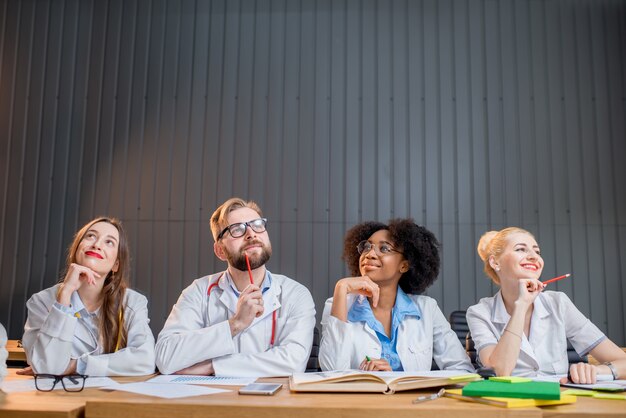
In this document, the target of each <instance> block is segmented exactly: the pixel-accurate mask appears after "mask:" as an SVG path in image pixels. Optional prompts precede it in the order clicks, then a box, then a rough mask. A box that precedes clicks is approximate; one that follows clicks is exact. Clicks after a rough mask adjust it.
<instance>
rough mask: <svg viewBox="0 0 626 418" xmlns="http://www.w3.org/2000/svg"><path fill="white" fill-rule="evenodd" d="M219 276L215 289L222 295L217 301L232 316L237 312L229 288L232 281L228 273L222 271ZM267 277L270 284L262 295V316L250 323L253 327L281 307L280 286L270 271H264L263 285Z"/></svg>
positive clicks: (233, 297)
mask: <svg viewBox="0 0 626 418" xmlns="http://www.w3.org/2000/svg"><path fill="white" fill-rule="evenodd" d="M220 275H221V277H220V278H219V282H218V284H217V287H219V288H220V290H221V291H222V294H221V295H220V299H219V300H220V302H221V303H223V304H224V306H226V308H227V309H228V310H229V311H230V313H231V314H232V315H234V314H235V312H237V300H238V298H237V296H236V295H235V292H233V291H232V289H231V288H230V286H231V281H232V279H231V278H230V275H229V274H228V271H224V272H223V273H220ZM218 277H219V276H218ZM268 277H269V280H268V281H269V282H270V287H269V289H267V291H266V292H265V293H263V307H264V308H265V310H264V312H263V315H261V316H260V317H258V318H255V319H254V321H252V324H251V325H254V324H255V323H257V322H259V321H260V320H262V319H263V318H265V317H266V316H269V315H272V312H274V311H275V310H277V309H278V308H280V307H281V303H280V294H281V292H282V288H281V286H280V285H278V284H277V283H276V280H275V279H274V278H272V277H271V273H270V271H269V270H267V269H266V270H265V278H264V279H263V283H265V280H266V279H268ZM209 286H210V284H209Z"/></svg>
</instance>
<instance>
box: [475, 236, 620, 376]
mask: <svg viewBox="0 0 626 418" xmlns="http://www.w3.org/2000/svg"><path fill="white" fill-rule="evenodd" d="M478 254H479V255H480V258H481V259H482V260H483V262H484V264H485V267H484V268H485V273H486V274H487V276H489V278H491V280H493V282H494V283H496V284H497V285H498V286H500V291H499V292H498V293H496V295H495V296H492V297H488V298H483V299H481V300H480V302H479V303H478V304H476V305H474V306H471V307H470V308H469V309H468V311H467V322H468V324H469V327H470V331H471V333H472V338H473V340H474V344H475V346H476V351H477V353H478V356H479V359H480V362H481V363H482V364H483V365H484V366H486V367H491V368H493V369H494V370H495V372H496V374H497V375H499V376H507V375H521V376H536V375H558V374H566V373H568V371H569V374H570V377H571V379H572V381H573V382H575V383H595V382H596V378H597V376H598V375H613V377H614V378H615V379H618V378H620V377H621V378H624V377H625V376H626V353H624V352H623V351H622V350H621V349H620V348H619V347H618V346H616V345H615V344H614V343H613V342H612V341H611V340H609V339H608V338H607V337H606V336H605V335H604V334H603V333H602V331H600V330H599V329H598V327H596V326H595V325H594V324H593V323H592V322H591V321H590V320H589V319H587V318H586V317H585V316H584V315H583V314H582V313H581V312H580V311H579V310H578V309H576V307H575V306H574V304H573V303H572V301H571V300H570V299H569V298H568V297H567V295H566V294H565V293H562V292H555V291H546V290H544V289H545V287H546V286H545V285H544V284H543V283H542V282H541V281H539V278H540V277H541V272H542V270H543V266H544V264H543V258H542V257H541V252H540V250H539V245H538V244H537V241H536V240H535V238H534V237H533V235H532V234H531V233H529V232H528V231H526V230H524V229H521V228H505V229H503V230H501V231H491V232H487V233H486V234H484V235H483V236H482V238H481V239H480V241H479V243H478ZM568 340H569V341H570V342H571V344H572V346H573V347H574V349H575V350H576V351H577V352H578V354H580V355H581V356H584V355H587V354H591V355H593V357H594V358H596V359H597V360H598V361H599V362H600V363H603V364H601V365H598V366H594V365H591V364H587V363H577V364H572V365H569V364H568V361H567V341H568ZM563 380H564V381H563V383H565V381H566V380H567V378H563Z"/></svg>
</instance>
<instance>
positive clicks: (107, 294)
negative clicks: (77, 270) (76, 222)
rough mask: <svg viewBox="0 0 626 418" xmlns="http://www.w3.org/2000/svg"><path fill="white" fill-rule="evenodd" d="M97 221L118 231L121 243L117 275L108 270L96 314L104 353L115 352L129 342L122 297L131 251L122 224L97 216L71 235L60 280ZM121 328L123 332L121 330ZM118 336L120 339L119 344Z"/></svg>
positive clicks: (127, 278)
mask: <svg viewBox="0 0 626 418" xmlns="http://www.w3.org/2000/svg"><path fill="white" fill-rule="evenodd" d="M100 222H107V223H109V224H111V225H113V226H114V227H115V228H117V231H118V233H119V235H120V240H119V244H118V248H117V259H118V262H119V264H118V269H117V272H113V271H110V272H109V274H108V275H107V277H106V278H105V279H104V286H103V287H102V292H101V297H102V305H100V315H98V319H99V324H98V328H99V330H100V342H101V343H102V346H103V349H104V353H105V354H106V353H113V352H115V351H116V348H117V349H121V348H124V347H126V343H127V339H128V330H127V329H126V327H125V326H124V316H123V315H124V297H125V295H126V289H127V288H128V282H129V279H130V251H129V248H128V239H127V237H126V232H125V231H124V227H123V226H122V223H121V222H120V221H119V220H118V219H115V218H108V217H99V218H96V219H94V220H92V221H89V222H87V224H85V225H84V226H83V227H82V228H81V229H80V230H79V231H78V232H77V233H76V235H75V236H74V241H73V242H72V245H70V247H69V249H68V251H67V261H66V266H65V271H64V273H63V275H62V276H61V280H63V278H64V277H65V275H66V274H67V270H68V269H69V267H70V265H71V264H72V263H76V251H77V250H78V245H79V244H80V243H81V241H82V240H83V238H84V237H85V234H86V233H87V231H89V229H90V228H91V227H92V226H93V225H95V224H97V223H100ZM120 326H121V328H122V329H120ZM118 336H119V337H121V338H120V341H119V347H118V346H117V345H118Z"/></svg>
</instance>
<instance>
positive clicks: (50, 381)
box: [35, 374, 89, 392]
mask: <svg viewBox="0 0 626 418" xmlns="http://www.w3.org/2000/svg"><path fill="white" fill-rule="evenodd" d="M87 377H89V376H87V375H84V374H66V375H56V374H36V375H35V387H36V388H37V390H39V391H41V392H51V391H52V390H53V389H54V387H55V386H56V385H57V383H59V382H61V385H62V386H63V390H65V391H66V392H80V391H82V390H83V389H84V388H85V380H86V379H87Z"/></svg>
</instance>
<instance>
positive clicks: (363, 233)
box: [342, 218, 440, 295]
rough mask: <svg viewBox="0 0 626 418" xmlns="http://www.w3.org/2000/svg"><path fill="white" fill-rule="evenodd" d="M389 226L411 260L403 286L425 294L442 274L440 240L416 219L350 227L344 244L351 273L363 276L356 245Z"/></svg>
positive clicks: (410, 292) (392, 234) (410, 291)
mask: <svg viewBox="0 0 626 418" xmlns="http://www.w3.org/2000/svg"><path fill="white" fill-rule="evenodd" d="M381 229H386V230H388V231H389V234H390V235H391V239H392V241H393V244H394V245H395V247H396V248H398V250H399V251H402V253H403V254H404V258H405V259H406V260H407V261H408V262H409V265H410V266H409V270H408V271H407V272H406V273H404V274H403V275H402V276H401V277H400V282H399V285H400V288H401V289H402V290H403V291H404V292H405V293H408V294H417V295H419V294H422V293H424V291H425V290H426V289H427V288H428V287H429V286H430V285H432V284H433V283H434V282H435V280H437V276H438V275H439V265H440V260H439V242H438V241H437V238H435V235H434V234H433V233H432V232H430V231H429V230H428V229H426V228H424V227H423V226H419V225H417V224H416V223H415V222H414V221H413V219H410V218H407V219H392V220H390V221H389V224H387V225H385V224H384V223H381V222H362V223H360V224H357V225H355V226H353V227H352V228H350V229H349V230H348V232H347V233H346V237H345V238H344V241H343V242H344V244H343V257H342V258H343V260H344V261H345V262H346V264H347V265H348V268H349V269H350V274H352V275H353V276H360V275H361V272H360V268H359V267H360V266H359V259H360V257H361V256H360V255H359V252H358V251H357V249H356V247H357V245H358V244H359V242H361V241H364V240H367V239H369V237H371V236H372V235H373V234H374V233H375V232H376V231H380V230H381Z"/></svg>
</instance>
